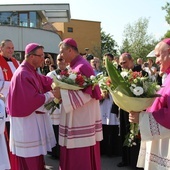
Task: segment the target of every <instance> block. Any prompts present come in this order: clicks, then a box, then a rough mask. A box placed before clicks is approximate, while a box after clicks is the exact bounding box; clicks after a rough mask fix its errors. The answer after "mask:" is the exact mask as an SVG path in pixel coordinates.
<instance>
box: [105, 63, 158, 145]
mask: <svg viewBox="0 0 170 170" xmlns="http://www.w3.org/2000/svg"><path fill="white" fill-rule="evenodd" d="M106 69H107V72H108V75H109V77H110V79H111V82H112V84H111V85H110V86H108V89H109V91H110V93H111V95H112V97H113V100H114V102H115V103H116V104H117V105H118V106H119V107H120V108H121V109H123V110H125V111H127V112H130V111H136V112H140V111H143V110H145V109H146V108H148V107H149V106H150V105H151V104H152V103H153V101H154V99H155V97H158V96H159V95H158V94H156V92H157V91H158V90H159V88H160V86H159V85H157V83H156V82H153V81H152V80H150V79H149V78H148V77H143V76H142V73H140V72H132V71H131V70H129V71H125V72H121V73H120V72H119V71H118V70H117V69H116V68H115V66H113V64H112V63H111V62H109V61H108V60H106ZM136 136H138V124H135V123H130V133H129V134H127V136H126V139H125V142H124V145H126V146H129V147H131V146H133V145H135V142H134V141H135V137H136Z"/></svg>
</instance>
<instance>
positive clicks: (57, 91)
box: [51, 87, 61, 99]
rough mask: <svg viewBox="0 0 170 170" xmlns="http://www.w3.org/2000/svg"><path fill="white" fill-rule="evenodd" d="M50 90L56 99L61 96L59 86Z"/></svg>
mask: <svg viewBox="0 0 170 170" xmlns="http://www.w3.org/2000/svg"><path fill="white" fill-rule="evenodd" d="M51 92H52V93H53V95H54V97H55V98H57V99H60V98H61V93H60V88H59V87H55V88H54V89H53V90H52V91H51Z"/></svg>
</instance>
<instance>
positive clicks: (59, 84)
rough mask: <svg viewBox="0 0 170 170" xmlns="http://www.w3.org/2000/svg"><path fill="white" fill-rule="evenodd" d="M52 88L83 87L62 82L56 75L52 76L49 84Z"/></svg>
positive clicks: (73, 88)
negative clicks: (51, 81)
mask: <svg viewBox="0 0 170 170" xmlns="http://www.w3.org/2000/svg"><path fill="white" fill-rule="evenodd" d="M51 87H52V89H55V87H60V88H61V89H66V90H81V89H83V87H80V86H76V85H72V84H68V83H64V82H62V81H60V80H58V79H57V78H56V77H53V83H52V85H51Z"/></svg>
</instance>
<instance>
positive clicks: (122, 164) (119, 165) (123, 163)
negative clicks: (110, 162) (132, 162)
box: [117, 162, 127, 167]
mask: <svg viewBox="0 0 170 170" xmlns="http://www.w3.org/2000/svg"><path fill="white" fill-rule="evenodd" d="M124 166H127V163H125V162H119V163H118V164H117V167H124Z"/></svg>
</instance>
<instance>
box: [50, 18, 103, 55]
mask: <svg viewBox="0 0 170 170" xmlns="http://www.w3.org/2000/svg"><path fill="white" fill-rule="evenodd" d="M52 25H53V26H54V27H55V28H56V29H57V32H58V34H59V35H60V37H61V38H62V39H64V38H67V37H71V38H74V39H75V40H76V42H77V43H78V47H79V52H80V53H82V54H84V53H91V54H93V55H95V56H96V57H99V56H100V54H101V26H100V25H101V22H98V21H87V20H78V19H71V20H70V21H69V22H64V23H60V22H55V23H52Z"/></svg>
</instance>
